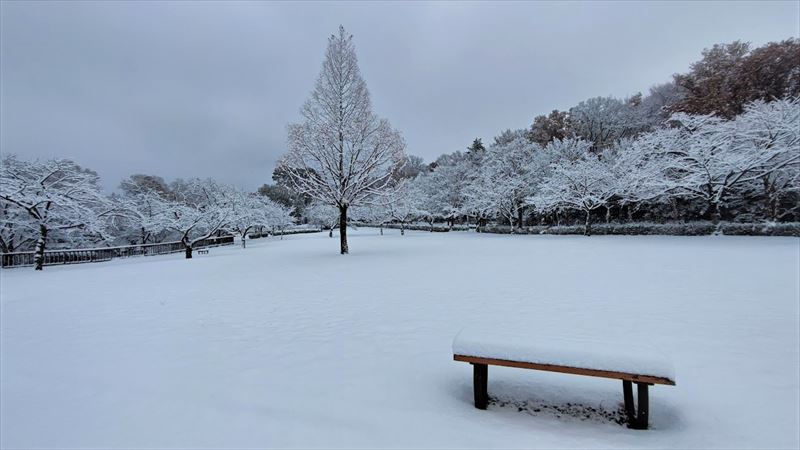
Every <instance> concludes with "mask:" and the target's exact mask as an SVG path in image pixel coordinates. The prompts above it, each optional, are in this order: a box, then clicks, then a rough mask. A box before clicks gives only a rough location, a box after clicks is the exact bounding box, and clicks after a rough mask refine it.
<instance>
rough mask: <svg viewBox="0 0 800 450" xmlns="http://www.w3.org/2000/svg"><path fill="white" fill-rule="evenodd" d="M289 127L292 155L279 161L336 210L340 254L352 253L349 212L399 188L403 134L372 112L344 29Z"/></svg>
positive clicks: (305, 189) (300, 185)
mask: <svg viewBox="0 0 800 450" xmlns="http://www.w3.org/2000/svg"><path fill="white" fill-rule="evenodd" d="M300 113H301V115H302V117H303V121H302V122H301V123H298V124H292V125H289V138H288V147H289V151H288V153H287V154H286V155H285V156H284V158H283V159H282V160H281V161H280V164H279V166H280V169H281V170H283V171H284V172H285V173H286V174H287V175H288V176H289V179H290V181H291V183H292V184H293V186H294V187H295V188H296V189H297V190H298V191H299V192H301V193H302V194H305V195H308V196H310V197H312V198H313V199H315V200H317V201H318V202H321V203H324V204H327V205H330V206H333V207H336V208H337V209H338V210H339V216H340V217H339V221H340V251H341V253H342V254H346V253H348V246H347V231H346V230H347V210H348V208H351V207H357V206H359V205H364V204H369V203H371V202H374V201H376V198H379V197H380V196H382V195H385V193H386V192H387V190H391V189H392V188H393V187H394V186H395V184H396V183H395V181H396V180H395V179H394V177H393V176H392V175H393V174H394V173H396V172H398V171H399V169H400V166H401V165H402V164H403V162H404V161H405V154H404V148H405V143H404V142H403V139H402V137H401V136H400V133H398V132H397V131H395V130H394V129H392V127H391V125H390V124H389V122H388V121H387V120H385V119H380V118H378V117H377V116H376V115H375V114H373V112H372V107H371V102H370V96H369V91H368V90H367V84H366V83H365V82H364V79H363V78H361V73H360V71H359V68H358V60H357V58H356V52H355V46H354V45H353V37H352V36H351V35H348V34H347V33H346V32H345V30H344V27H339V33H338V35H333V36H331V37H330V38H329V39H328V48H327V51H326V53H325V61H324V62H323V65H322V71H321V73H320V75H319V78H318V79H317V82H316V85H315V87H314V90H313V92H312V94H311V98H309V99H308V100H307V101H306V103H305V104H304V105H303V107H302V108H301V110H300Z"/></svg>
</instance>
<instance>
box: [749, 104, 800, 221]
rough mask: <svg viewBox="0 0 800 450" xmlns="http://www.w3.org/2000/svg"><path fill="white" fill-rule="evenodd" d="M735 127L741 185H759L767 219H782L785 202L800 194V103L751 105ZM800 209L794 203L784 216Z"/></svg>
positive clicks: (799, 206)
mask: <svg viewBox="0 0 800 450" xmlns="http://www.w3.org/2000/svg"><path fill="white" fill-rule="evenodd" d="M734 124H735V129H736V133H737V136H736V140H735V141H734V152H735V154H736V155H737V156H738V158H737V159H738V160H737V161H736V164H737V166H738V168H739V170H740V171H742V172H745V175H743V177H742V178H741V182H743V183H747V182H751V181H755V182H757V183H758V184H759V185H760V187H761V188H762V189H763V195H764V200H765V208H764V209H765V211H766V214H765V216H766V217H768V218H769V219H771V220H776V219H779V218H780V217H781V214H780V213H779V206H780V204H781V202H782V200H783V199H784V198H786V197H787V196H788V195H789V194H790V193H797V192H800V100H798V99H796V98H795V99H784V100H777V101H773V102H769V103H766V102H764V101H760V100H759V101H756V102H753V103H750V104H748V105H746V106H745V107H744V113H743V114H741V115H740V116H738V117H737V118H736V119H735V121H734ZM798 208H800V205H798V203H797V202H794V206H792V207H790V208H789V210H788V211H786V212H784V213H783V215H785V214H789V213H792V212H794V211H797V210H798Z"/></svg>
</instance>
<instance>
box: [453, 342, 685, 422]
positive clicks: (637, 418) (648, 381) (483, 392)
mask: <svg viewBox="0 0 800 450" xmlns="http://www.w3.org/2000/svg"><path fill="white" fill-rule="evenodd" d="M453 360H455V361H462V362H468V363H470V364H472V383H473V391H474V395H475V407H476V408H478V409H486V406H487V404H488V403H489V392H488V384H489V383H488V381H489V366H505V367H517V368H520V369H532V370H543V371H547V372H559V373H571V374H574V375H586V376H590V377H601V378H612V379H617V380H622V394H623V399H624V401H625V414H626V415H627V416H628V428H633V429H635V430H646V429H647V426H648V414H649V409H650V401H649V396H648V392H647V390H648V387H649V386H652V385H654V384H664V385H668V386H675V381H674V380H670V379H669V378H663V377H655V376H650V375H640V374H635V373H627V372H615V371H611V370H597V369H585V368H581V367H570V366H559V365H555V364H540V363H530V362H523V361H510V360H506V359H493V358H481V357H477V356H467V355H458V354H456V355H453ZM631 383H636V390H637V403H638V404H637V405H634V399H633V385H632V384H631ZM637 407H638V408H637ZM637 409H638V413H637V411H636V410H637Z"/></svg>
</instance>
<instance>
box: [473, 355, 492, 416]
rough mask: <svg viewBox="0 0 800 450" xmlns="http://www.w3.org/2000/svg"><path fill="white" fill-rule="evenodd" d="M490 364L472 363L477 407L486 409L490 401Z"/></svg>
mask: <svg viewBox="0 0 800 450" xmlns="http://www.w3.org/2000/svg"><path fill="white" fill-rule="evenodd" d="M488 381H489V366H487V365H486V364H474V363H473V364H472V389H473V390H474V391H475V407H476V408H478V409H486V405H487V404H488V403H489V390H488Z"/></svg>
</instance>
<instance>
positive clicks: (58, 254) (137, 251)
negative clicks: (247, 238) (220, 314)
mask: <svg viewBox="0 0 800 450" xmlns="http://www.w3.org/2000/svg"><path fill="white" fill-rule="evenodd" d="M231 244H233V236H222V237H212V238H208V239H203V240H202V241H199V242H197V243H196V244H195V245H194V246H193V248H195V249H197V248H203V247H219V246H222V245H231ZM184 249H185V247H184V246H183V243H181V242H180V241H175V242H161V243H158V244H141V245H124V246H120V247H99V248H81V249H74V250H45V252H44V265H45V266H53V265H59V264H80V263H89V262H100V261H109V260H112V259H115V258H129V257H132V256H153V255H165V254H168V253H177V252H182V251H184ZM34 255H35V252H16V253H0V266H1V267H25V266H32V265H33V264H34Z"/></svg>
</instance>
